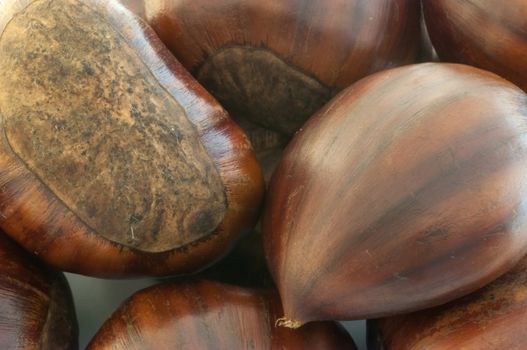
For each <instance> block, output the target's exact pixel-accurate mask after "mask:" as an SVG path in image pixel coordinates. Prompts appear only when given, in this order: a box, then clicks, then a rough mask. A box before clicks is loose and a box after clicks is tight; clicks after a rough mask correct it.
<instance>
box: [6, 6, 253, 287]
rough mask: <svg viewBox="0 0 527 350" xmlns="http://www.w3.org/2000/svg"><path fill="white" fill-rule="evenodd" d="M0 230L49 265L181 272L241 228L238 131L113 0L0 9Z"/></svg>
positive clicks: (243, 179) (92, 270)
mask: <svg viewBox="0 0 527 350" xmlns="http://www.w3.org/2000/svg"><path fill="white" fill-rule="evenodd" d="M0 34H1V37H0V110H1V111H2V120H3V124H2V133H1V136H0V138H1V140H2V142H1V143H0V188H1V192H0V214H1V215H0V226H1V227H2V228H3V229H4V230H5V231H6V232H7V233H8V234H9V235H10V236H11V237H13V238H14V239H15V240H16V241H18V242H19V243H20V244H21V245H23V246H24V247H25V248H26V249H27V250H29V251H31V252H34V253H35V254H38V255H39V256H40V257H41V258H43V259H44V260H45V261H46V262H48V263H50V264H52V265H53V266H55V267H58V268H60V269H63V270H67V271H72V272H77V273H82V274H89V275H97V276H103V277H110V276H131V275H139V274H149V275H164V274H172V273H186V272H192V271H195V270H197V269H200V268H203V267H204V266H206V265H208V264H210V263H211V262H212V261H214V260H216V259H217V258H219V257H220V256H221V255H223V254H224V253H225V252H226V250H227V249H228V248H229V247H230V246H231V245H232V243H233V241H234V240H235V239H237V238H238V237H239V235H240V234H241V233H242V232H243V231H246V230H249V229H250V228H251V227H252V226H253V225H254V223H255V221H256V219H257V216H258V213H259V208H260V201H261V199H262V195H263V189H264V183H263V178H262V173H261V169H260V167H259V165H258V162H257V160H256V158H255V156H254V153H253V151H252V149H251V146H250V143H249V141H248V140H247V137H246V136H245V134H244V133H243V132H242V131H241V129H240V128H239V127H238V126H237V125H236V124H235V123H234V122H233V121H232V120H231V119H230V118H229V116H228V114H227V113H226V112H225V111H224V110H223V109H222V108H221V106H220V105H219V104H218V103H217V102H216V101H215V100H214V98H213V97H212V96H211V95H209V94H208V93H207V92H206V91H205V90H204V89H203V88H202V87H201V86H200V85H199V84H198V83H197V82H196V81H195V80H194V79H193V78H192V77H191V75H190V74H188V73H187V72H186V71H185V69H184V68H183V67H182V66H181V65H180V64H179V63H178V62H177V61H176V60H175V59H174V58H173V57H172V55H171V54H170V52H169V51H168V50H167V49H166V48H165V46H164V45H163V44H162V43H161V42H160V41H159V39H158V38H157V36H156V35H155V33H154V32H153V31H152V30H151V29H150V28H149V27H147V25H146V24H145V23H144V22H143V21H142V20H139V19H138V18H136V17H135V16H134V15H133V14H132V13H131V12H130V11H128V10H127V9H126V8H125V7H123V6H122V5H120V4H119V3H118V2H116V1H103V0H86V1H78V0H49V1H47V0H23V1H15V0H8V1H3V2H2V3H1V5H0Z"/></svg>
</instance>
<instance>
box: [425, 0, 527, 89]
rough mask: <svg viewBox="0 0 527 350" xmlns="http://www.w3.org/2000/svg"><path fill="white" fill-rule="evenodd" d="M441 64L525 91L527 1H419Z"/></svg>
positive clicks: (526, 70) (526, 69)
mask: <svg viewBox="0 0 527 350" xmlns="http://www.w3.org/2000/svg"><path fill="white" fill-rule="evenodd" d="M423 7H424V14H425V20H426V25H427V27H428V31H429V33H430V37H431V39H432V42H433V44H434V47H435V49H436V50H437V53H438V54H439V57H440V58H441V60H444V61H450V62H459V63H466V64H470V65H473V66H476V67H480V68H484V69H487V70H490V71H492V72H495V73H497V74H499V75H501V76H503V77H504V78H506V79H508V80H510V81H512V82H513V83H515V84H517V85H518V86H519V87H520V88H522V89H523V90H525V91H527V20H526V18H527V1H525V0H507V1H502V0H470V1H466V0H428V1H423Z"/></svg>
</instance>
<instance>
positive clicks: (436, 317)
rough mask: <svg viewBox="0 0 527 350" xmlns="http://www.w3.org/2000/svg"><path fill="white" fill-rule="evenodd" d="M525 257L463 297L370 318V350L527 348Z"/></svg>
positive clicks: (490, 349) (519, 349) (526, 264)
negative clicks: (415, 309) (488, 282)
mask: <svg viewBox="0 0 527 350" xmlns="http://www.w3.org/2000/svg"><path fill="white" fill-rule="evenodd" d="M525 329H527V257H526V258H523V259H522V260H521V261H520V263H519V264H518V265H517V266H516V267H515V268H514V269H513V270H511V271H510V272H508V273H507V274H505V275H503V276H502V277H500V278H499V279H497V280H496V281H494V282H492V283H491V284H489V285H488V286H486V287H485V288H483V289H481V290H479V291H477V292H475V293H473V294H470V295H468V296H466V297H464V298H463V299H460V300H456V301H454V302H451V303H449V304H446V305H443V306H440V307H436V308H433V309H429V310H424V311H420V312H416V313H413V314H409V315H401V316H397V317H392V318H387V319H380V320H376V321H372V322H370V323H368V331H369V333H370V334H371V336H373V337H374V338H371V340H372V341H371V343H370V345H371V348H372V349H385V350H406V349H427V350H444V349H466V350H469V349H473V350H495V349H507V350H522V349H527V335H526V334H525Z"/></svg>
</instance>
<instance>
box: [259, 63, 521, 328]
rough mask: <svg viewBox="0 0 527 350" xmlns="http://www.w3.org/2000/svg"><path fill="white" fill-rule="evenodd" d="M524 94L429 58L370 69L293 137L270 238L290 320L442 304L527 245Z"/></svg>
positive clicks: (268, 218) (270, 217) (271, 208)
mask: <svg viewBox="0 0 527 350" xmlns="http://www.w3.org/2000/svg"><path fill="white" fill-rule="evenodd" d="M526 122H527V95H526V94H525V93H524V92H523V91H522V90H520V89H518V88H517V87H516V86H514V85H513V84H511V83H509V82H508V81H506V80H504V79H502V78H500V77H498V76H497V75H495V74H492V73H490V72H486V71H483V70H480V69H476V68H473V67H469V66H464V65H457V64H439V63H428V64H419V65H411V66H406V67H401V68H396V69H392V70H388V71H384V72H380V73H377V74H375V75H372V76H370V77H368V78H365V79H363V80H361V81H360V82H358V83H356V84H355V85H353V86H351V87H350V88H348V89H347V90H345V91H343V92H342V93H341V94H339V95H338V96H337V97H335V98H334V99H333V100H332V101H331V102H330V103H329V104H328V105H326V106H325V107H324V108H323V109H322V110H321V111H319V112H318V113H317V114H316V115H315V116H314V117H313V118H311V119H310V120H309V121H308V123H307V124H306V125H305V126H304V127H303V128H302V130H301V131H300V132H299V133H298V134H297V135H296V136H295V138H294V139H293V141H292V142H291V143H290V144H289V145H288V147H287V148H286V150H285V153H284V157H283V159H282V161H281V162H280V164H279V166H278V169H277V170H276V172H275V174H274V176H273V179H272V181H271V187H270V190H269V196H268V200H267V204H266V212H265V218H264V228H263V235H264V245H265V250H266V256H267V258H268V262H269V266H270V269H271V273H272V275H273V277H274V280H275V282H276V285H277V287H278V290H279V292H280V295H281V298H282V303H283V305H284V311H285V317H286V318H287V319H289V320H290V321H291V324H293V325H300V324H303V323H305V322H308V321H312V320H328V319H333V320H334V319H361V318H372V317H380V316H385V315H393V314H398V313H404V312H410V311H414V310H418V309H423V308H427V307H431V306H435V305H439V304H442V303H445V302H448V301H450V300H452V299H455V298H458V297H460V296H463V295H465V294H467V293H469V292H471V291H473V290H475V289H477V288H480V287H482V286H484V285H485V284H487V283H489V282H490V281H492V280H493V279H495V278H497V277H498V276H499V275H501V274H503V273H504V272H506V271H507V270H508V269H510V268H511V267H512V266H514V264H515V263H516V262H517V261H518V260H519V259H520V258H521V257H522V256H523V255H524V254H525V253H526V251H527V231H526V229H527V227H526V221H527V212H526V208H527V206H526V205H527V179H526V177H525V174H526V171H527V137H526V134H525V130H526V127H527V124H526Z"/></svg>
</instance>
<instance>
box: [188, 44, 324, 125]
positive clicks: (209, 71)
mask: <svg viewBox="0 0 527 350" xmlns="http://www.w3.org/2000/svg"><path fill="white" fill-rule="evenodd" d="M195 76H196V79H198V80H199V82H200V83H202V84H203V85H204V86H206V87H207V89H208V90H209V91H210V93H211V94H213V95H214V96H215V97H216V98H217V99H218V100H219V101H221V102H222V105H223V106H225V108H227V110H229V111H230V112H231V113H232V114H233V115H237V116H243V117H244V118H247V119H248V120H250V121H252V122H254V123H257V124H258V123H259V124H261V125H263V126H265V127H266V128H269V129H275V128H277V126H278V129H279V131H280V132H282V133H284V134H288V135H292V134H293V133H294V132H295V131H296V130H298V129H299V128H300V127H301V126H302V124H304V121H306V120H307V118H309V117H310V116H311V115H312V114H313V113H314V112H315V111H316V110H317V109H318V108H319V107H320V106H322V105H323V104H324V103H326V101H328V100H329V99H330V98H331V96H332V95H333V91H332V90H331V89H330V88H329V87H328V86H325V85H324V84H323V83H321V82H320V81H318V80H317V79H316V78H314V77H311V76H309V75H308V74H306V73H304V72H301V71H299V70H298V68H296V67H295V66H292V65H290V64H289V63H288V62H287V61H285V60H284V59H283V58H281V57H280V56H279V55H277V54H276V53H274V52H271V51H270V50H268V49H261V48H252V47H250V46H235V47H226V48H223V49H221V50H219V51H217V52H215V53H213V54H212V55H211V56H210V57H208V58H207V59H206V60H205V61H204V62H203V64H202V65H201V66H200V67H199V68H198V69H197V70H196V73H195Z"/></svg>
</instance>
